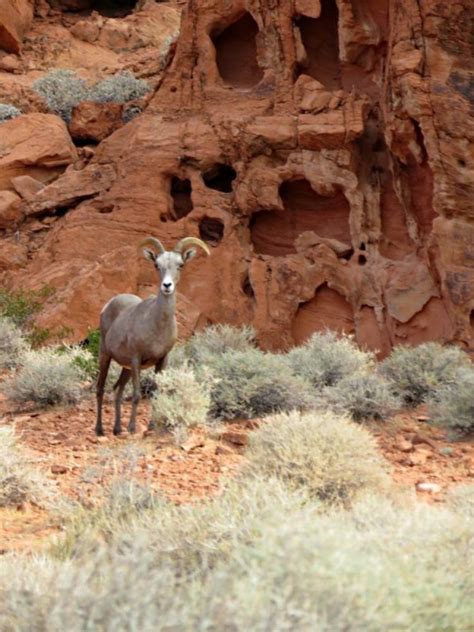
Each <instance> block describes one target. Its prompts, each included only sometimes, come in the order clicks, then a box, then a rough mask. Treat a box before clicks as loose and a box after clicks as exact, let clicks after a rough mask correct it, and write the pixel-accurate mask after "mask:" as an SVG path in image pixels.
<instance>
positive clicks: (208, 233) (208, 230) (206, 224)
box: [199, 217, 224, 246]
mask: <svg viewBox="0 0 474 632" xmlns="http://www.w3.org/2000/svg"><path fill="white" fill-rule="evenodd" d="M199 236H200V238H201V239H202V240H203V241H206V242H207V243H209V244H211V245H214V246H217V244H218V243H219V242H220V241H222V237H223V236H224V224H223V223H222V221H221V220H220V219H216V218H215V217H203V218H202V220H201V221H200V222H199Z"/></svg>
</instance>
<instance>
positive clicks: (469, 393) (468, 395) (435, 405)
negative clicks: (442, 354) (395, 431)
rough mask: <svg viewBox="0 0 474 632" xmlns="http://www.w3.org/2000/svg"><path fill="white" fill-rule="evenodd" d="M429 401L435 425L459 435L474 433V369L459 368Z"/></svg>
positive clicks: (467, 367) (468, 367)
mask: <svg viewBox="0 0 474 632" xmlns="http://www.w3.org/2000/svg"><path fill="white" fill-rule="evenodd" d="M428 401H429V408H430V415H431V417H432V419H433V421H434V423H436V424H439V425H441V426H444V427H445V428H448V429H450V430H454V431H455V432H459V433H471V432H474V369H473V368H471V367H470V366H465V367H460V368H458V369H457V370H456V371H455V372H454V373H453V374H452V375H451V381H450V382H445V383H444V384H441V385H440V386H439V387H438V388H437V389H436V390H435V391H434V392H433V393H432V395H431V397H430V398H429V400H428Z"/></svg>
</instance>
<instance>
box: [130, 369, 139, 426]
mask: <svg viewBox="0 0 474 632" xmlns="http://www.w3.org/2000/svg"><path fill="white" fill-rule="evenodd" d="M140 365H141V363H140V360H133V361H132V382H133V396H132V412H131V415H130V422H129V424H128V431H129V432H130V433H134V432H135V431H136V419H137V408H138V403H139V401H140Z"/></svg>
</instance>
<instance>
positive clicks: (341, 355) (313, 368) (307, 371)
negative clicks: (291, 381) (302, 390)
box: [288, 331, 374, 388]
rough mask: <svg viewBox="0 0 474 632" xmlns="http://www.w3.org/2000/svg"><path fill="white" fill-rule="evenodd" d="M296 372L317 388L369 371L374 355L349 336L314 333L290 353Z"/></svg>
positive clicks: (332, 384) (293, 368) (289, 356)
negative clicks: (362, 349) (358, 345)
mask: <svg viewBox="0 0 474 632" xmlns="http://www.w3.org/2000/svg"><path fill="white" fill-rule="evenodd" d="M288 360H289V363H290V366H291V368H292V370H293V372H294V373H295V374H296V375H300V376H301V377H303V378H305V379H306V380H308V381H309V382H311V384H312V385H313V386H314V387H316V388H322V387H324V386H334V385H335V384H337V383H338V382H339V381H340V380H342V379H343V378H344V377H348V376H352V375H354V374H355V373H360V372H364V371H367V370H368V369H369V368H370V367H371V365H372V364H373V360H374V359H373V355H372V354H370V353H368V352H365V351H361V350H360V349H359V348H358V347H357V345H356V344H355V343H354V341H353V340H352V338H350V337H348V336H343V337H339V338H338V337H337V336H336V335H335V334H334V333H333V332H329V331H328V332H325V333H315V334H313V335H312V336H311V338H310V339H309V340H308V341H307V342H306V343H305V344H304V345H302V346H300V347H295V348H294V349H292V350H291V351H290V352H289V353H288Z"/></svg>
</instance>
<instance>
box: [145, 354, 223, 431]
mask: <svg viewBox="0 0 474 632" xmlns="http://www.w3.org/2000/svg"><path fill="white" fill-rule="evenodd" d="M155 380H156V385H157V392H156V393H155V394H154V395H153V397H152V400H151V411H152V413H151V416H152V420H153V422H154V423H155V424H156V425H157V426H158V427H162V428H163V427H164V428H167V429H168V430H171V431H174V432H179V433H180V438H184V436H185V431H186V430H187V429H188V428H191V427H192V426H197V425H198V424H205V423H206V421H207V416H208V413H209V408H210V405H211V398H210V383H209V382H208V383H205V382H201V383H200V382H198V381H197V379H196V377H195V375H194V373H193V370H192V369H191V368H190V367H188V366H183V367H181V368H179V369H173V368H170V369H166V370H165V371H161V372H159V373H157V375H156V377H155Z"/></svg>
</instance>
